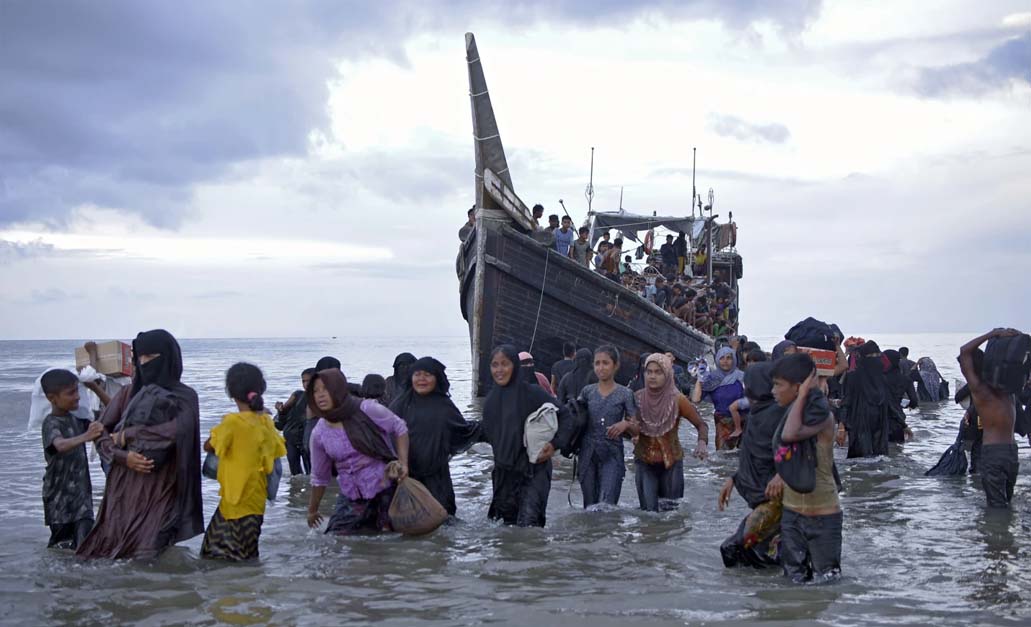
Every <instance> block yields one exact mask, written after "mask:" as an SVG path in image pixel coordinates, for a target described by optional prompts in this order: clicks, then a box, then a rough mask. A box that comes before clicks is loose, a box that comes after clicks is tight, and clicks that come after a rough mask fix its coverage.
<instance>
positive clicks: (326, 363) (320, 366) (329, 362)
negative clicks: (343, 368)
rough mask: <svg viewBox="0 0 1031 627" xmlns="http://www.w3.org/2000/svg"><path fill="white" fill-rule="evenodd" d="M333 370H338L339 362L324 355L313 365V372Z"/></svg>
mask: <svg viewBox="0 0 1031 627" xmlns="http://www.w3.org/2000/svg"><path fill="white" fill-rule="evenodd" d="M334 368H336V369H337V370H340V360H339V359H337V358H336V357H330V356H329V355H326V356H325V357H323V358H322V359H320V360H318V361H317V362H316V363H315V372H318V371H320V370H332V369H334Z"/></svg>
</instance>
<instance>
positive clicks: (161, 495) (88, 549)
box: [77, 329, 204, 559]
mask: <svg viewBox="0 0 1031 627" xmlns="http://www.w3.org/2000/svg"><path fill="white" fill-rule="evenodd" d="M144 356H147V357H148V359H146V360H144V359H142V358H143V357H144ZM133 365H134V367H135V375H134V377H133V385H132V386H131V387H128V386H127V388H126V390H127V391H126V392H124V393H120V394H119V395H117V396H116V397H115V399H113V400H112V402H111V403H110V404H109V405H108V406H107V408H106V409H105V411H104V414H103V415H102V416H101V421H102V422H103V424H104V426H105V427H106V429H107V430H106V431H105V432H104V435H103V436H101V438H100V439H99V440H97V448H98V449H99V451H100V454H101V456H102V457H103V459H104V460H105V461H106V462H108V463H109V464H110V473H109V474H108V477H107V483H106V485H105V487H104V500H103V502H102V503H101V505H100V512H99V514H98V516H97V522H96V525H95V526H94V527H93V531H92V532H91V533H90V535H89V537H87V538H86V540H85V542H83V544H82V545H81V546H80V547H79V549H78V551H77V555H78V556H79V557H82V558H98V557H103V558H111V559H118V558H127V557H154V556H156V555H157V554H158V553H160V552H161V551H162V550H164V549H165V548H166V547H168V546H169V545H171V544H174V543H176V542H182V541H184V540H187V539H189V538H192V537H194V536H197V535H200V534H201V533H204V518H203V507H202V502H201V488H200V420H199V416H200V407H199V403H198V400H197V393H196V392H195V391H194V390H193V389H192V388H190V387H188V386H186V385H183V384H182V383H181V382H180V380H179V379H180V377H181V376H182V372H183V360H182V351H181V350H180V348H179V343H178V342H177V341H176V340H175V338H174V337H172V334H170V333H168V332H167V331H164V330H160V329H158V330H154V331H147V332H144V333H140V334H139V335H137V336H136V339H135V340H134V341H133Z"/></svg>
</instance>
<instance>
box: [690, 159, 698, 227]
mask: <svg viewBox="0 0 1031 627" xmlns="http://www.w3.org/2000/svg"><path fill="white" fill-rule="evenodd" d="M697 165H698V147H697V146H695V147H693V148H691V219H694V199H695V195H696V192H695V186H694V175H695V167H696V166H697Z"/></svg>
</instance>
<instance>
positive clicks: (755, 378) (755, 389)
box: [744, 361, 774, 412]
mask: <svg viewBox="0 0 1031 627" xmlns="http://www.w3.org/2000/svg"><path fill="white" fill-rule="evenodd" d="M744 383H745V394H746V395H747V396H748V399H749V402H750V403H751V405H750V408H749V411H753V412H755V411H762V410H763V409H765V408H766V407H768V406H769V405H770V403H772V402H774V399H773V362H772V361H757V362H755V363H754V364H752V365H751V366H749V367H748V370H745V381H744Z"/></svg>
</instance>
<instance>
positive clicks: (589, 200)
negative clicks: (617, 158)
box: [584, 146, 594, 215]
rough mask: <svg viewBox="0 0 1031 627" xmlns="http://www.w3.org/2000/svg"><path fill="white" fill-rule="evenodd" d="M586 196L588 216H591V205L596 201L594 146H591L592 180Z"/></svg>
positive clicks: (588, 185) (585, 193)
mask: <svg viewBox="0 0 1031 627" xmlns="http://www.w3.org/2000/svg"><path fill="white" fill-rule="evenodd" d="M584 196H587V215H591V214H592V213H593V212H592V211H591V203H592V202H593V201H594V146H591V178H590V180H589V181H588V182H587V189H585V190H584Z"/></svg>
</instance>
